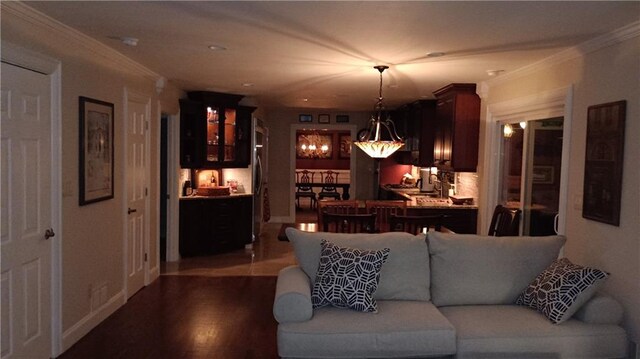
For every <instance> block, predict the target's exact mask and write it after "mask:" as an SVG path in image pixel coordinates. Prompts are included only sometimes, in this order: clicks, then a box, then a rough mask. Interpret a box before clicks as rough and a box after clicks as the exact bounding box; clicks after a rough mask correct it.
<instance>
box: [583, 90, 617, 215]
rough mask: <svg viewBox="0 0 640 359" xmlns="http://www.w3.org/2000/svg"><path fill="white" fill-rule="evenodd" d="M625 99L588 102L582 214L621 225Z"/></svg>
mask: <svg viewBox="0 0 640 359" xmlns="http://www.w3.org/2000/svg"><path fill="white" fill-rule="evenodd" d="M626 107H627V102H626V101H618V102H611V103H605V104H601V105H594V106H589V109H588V112H587V144H586V151H585V164H584V189H583V191H584V192H583V199H582V201H583V206H582V217H584V218H587V219H591V220H594V221H598V222H603V223H607V224H612V225H614V226H619V225H620V197H621V194H622V165H623V164H622V160H623V154H624V127H625V117H626Z"/></svg>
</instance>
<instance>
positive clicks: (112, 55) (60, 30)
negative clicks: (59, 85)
mask: <svg viewBox="0 0 640 359" xmlns="http://www.w3.org/2000/svg"><path fill="white" fill-rule="evenodd" d="M2 11H3V12H6V13H8V14H11V15H14V16H16V17H18V18H20V19H21V20H24V21H25V22H27V23H28V24H30V25H31V26H34V27H38V28H43V29H45V30H46V31H47V32H49V33H52V34H54V36H56V37H58V38H63V39H64V40H65V42H67V43H68V44H69V46H70V47H72V46H79V47H83V48H84V49H85V50H87V51H90V52H91V53H93V54H94V55H96V56H97V57H101V58H103V59H106V60H107V63H110V64H112V66H113V68H115V69H118V70H123V69H125V70H127V71H129V72H131V73H134V74H138V75H139V76H142V77H145V78H150V79H153V80H154V81H157V80H158V79H160V78H162V76H160V75H159V74H158V73H156V72H154V71H152V70H150V69H149V68H147V67H145V66H143V65H142V64H140V63H138V62H135V61H133V60H131V59H130V58H128V57H126V56H125V55H123V54H121V53H120V52H118V51H116V50H115V49H113V48H111V47H109V46H107V45H105V44H103V43H101V42H100V41H98V40H96V39H94V38H91V37H89V36H87V35H85V34H83V33H82V32H80V31H78V30H76V29H74V28H72V27H70V26H68V25H65V24H63V23H61V22H60V21H58V20H55V19H53V18H51V17H49V16H47V15H45V14H43V13H41V12H39V11H37V10H35V9H33V8H32V7H30V6H28V5H27V4H26V3H24V2H21V1H3V2H2ZM4 15H5V14H3V16H4ZM3 51H4V44H3Z"/></svg>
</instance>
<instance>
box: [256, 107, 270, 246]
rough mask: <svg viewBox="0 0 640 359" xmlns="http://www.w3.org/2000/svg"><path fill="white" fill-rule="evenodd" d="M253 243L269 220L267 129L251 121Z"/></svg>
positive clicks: (262, 124)
mask: <svg viewBox="0 0 640 359" xmlns="http://www.w3.org/2000/svg"><path fill="white" fill-rule="evenodd" d="M252 148H253V158H252V168H253V241H254V242H255V241H256V240H258V238H260V233H261V231H262V229H263V224H264V223H265V222H267V221H268V220H269V217H270V211H269V197H268V193H269V192H268V191H269V190H268V188H269V180H268V179H269V166H268V154H269V129H268V128H266V127H265V126H264V123H263V122H262V120H260V119H257V118H254V119H253V146H252Z"/></svg>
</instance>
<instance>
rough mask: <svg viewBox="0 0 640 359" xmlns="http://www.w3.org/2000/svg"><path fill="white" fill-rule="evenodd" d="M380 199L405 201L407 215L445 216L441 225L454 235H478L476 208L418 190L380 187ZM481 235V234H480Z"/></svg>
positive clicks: (475, 206) (472, 205)
mask: <svg viewBox="0 0 640 359" xmlns="http://www.w3.org/2000/svg"><path fill="white" fill-rule="evenodd" d="M380 194H381V196H380V197H381V199H387V200H404V201H407V215H410V216H432V215H444V216H446V217H445V219H444V221H443V223H442V224H443V225H444V226H445V227H447V228H448V229H450V230H451V231H453V232H455V233H462V234H478V233H477V226H478V206H477V205H476V204H453V203H452V202H451V200H450V199H449V198H441V197H436V196H434V195H433V194H430V195H427V194H425V193H423V192H420V189H418V188H390V187H388V186H381V187H380ZM480 234H482V233H480Z"/></svg>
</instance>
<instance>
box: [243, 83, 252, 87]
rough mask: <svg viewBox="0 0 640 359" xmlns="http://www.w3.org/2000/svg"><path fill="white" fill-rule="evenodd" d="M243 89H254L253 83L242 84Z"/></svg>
mask: <svg viewBox="0 0 640 359" xmlns="http://www.w3.org/2000/svg"><path fill="white" fill-rule="evenodd" d="M242 87H253V83H252V82H245V83H243V84H242Z"/></svg>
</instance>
